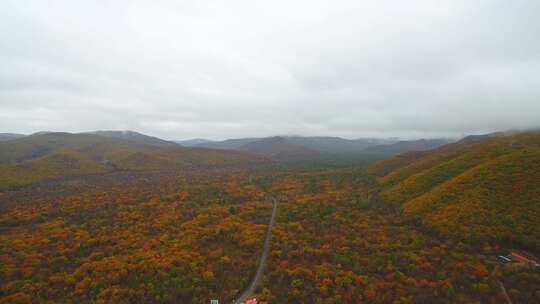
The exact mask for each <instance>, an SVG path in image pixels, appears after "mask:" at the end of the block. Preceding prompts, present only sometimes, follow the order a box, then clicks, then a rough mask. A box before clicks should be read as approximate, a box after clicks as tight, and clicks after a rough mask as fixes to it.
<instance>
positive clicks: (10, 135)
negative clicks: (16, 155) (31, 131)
mask: <svg viewBox="0 0 540 304" xmlns="http://www.w3.org/2000/svg"><path fill="white" fill-rule="evenodd" d="M25 136H26V135H24V134H15V133H0V141H6V140H12V139H17V138H21V137H25Z"/></svg>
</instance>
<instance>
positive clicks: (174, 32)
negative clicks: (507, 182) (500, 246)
mask: <svg viewBox="0 0 540 304" xmlns="http://www.w3.org/2000/svg"><path fill="white" fill-rule="evenodd" d="M538 126H540V1H538V0H529V1H523V0H512V1H508V0H501V1H483V0H474V1H471V0H463V1H462V0H448V1H443V0H437V1H433V0H424V1H410V0H409V1H402V0H395V1H381V0H374V1H360V0H351V1H337V0H329V1H318V0H305V1H304V0H302V1H294V0H285V1H281V0H272V1H268V0H266V1H257V0H245V1H243V0H242V1H236V0H223V1H214V0H198V1H195V0H191V1H155V0H153V1H150V0H148V1H135V0H129V1H128V0H125V1H124V0H115V1H97V0H96V1H86V0H79V1H76V0H66V1H55V0H35V1H24V0H13V1H11V0H2V1H1V2H0V132H20V133H32V132H36V131H40V130H49V131H70V132H77V131H89V130H97V129H130V130H136V131H139V132H143V133H147V134H151V135H155V136H160V137H163V138H167V139H187V138H193V137H203V138H212V139H221V138H233V137H243V136H268V135H276V134H301V135H336V136H343V137H347V138H357V137H365V136H384V137H390V136H400V137H405V138H407V137H409V138H411V137H424V136H425V137H434V136H460V135H462V134H470V133H482V132H488V131H493V130H505V129H513V128H530V127H538Z"/></svg>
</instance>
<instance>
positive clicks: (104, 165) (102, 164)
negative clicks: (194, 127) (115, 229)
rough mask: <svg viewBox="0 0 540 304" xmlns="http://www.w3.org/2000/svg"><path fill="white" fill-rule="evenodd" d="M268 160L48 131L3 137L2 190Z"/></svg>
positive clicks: (0, 149) (0, 151) (0, 160)
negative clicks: (70, 179)
mask: <svg viewBox="0 0 540 304" xmlns="http://www.w3.org/2000/svg"><path fill="white" fill-rule="evenodd" d="M261 161H265V159H263V158H262V157H258V156H254V155H249V154H247V153H242V152H238V151H222V150H221V151H218V150H211V149H202V148H184V147H180V146H178V145H174V144H167V145H155V144H143V143H138V142H134V141H132V140H126V139H121V138H114V137H110V136H101V135H96V134H71V133H46V134H37V135H31V136H26V137H23V138H20V139H13V140H9V141H4V142H0V189H2V188H8V187H11V186H19V185H25V184H31V183H34V182H38V181H42V180H46V179H50V178H61V177H68V176H80V175H87V174H101V173H107V172H111V171H147V170H170V169H179V168H186V167H200V166H206V167H211V166H224V165H234V166H242V165H246V164H253V163H256V162H261Z"/></svg>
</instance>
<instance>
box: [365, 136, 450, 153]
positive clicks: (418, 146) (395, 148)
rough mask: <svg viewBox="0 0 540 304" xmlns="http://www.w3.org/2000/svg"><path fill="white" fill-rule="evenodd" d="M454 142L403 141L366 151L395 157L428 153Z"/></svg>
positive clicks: (369, 148)
mask: <svg viewBox="0 0 540 304" xmlns="http://www.w3.org/2000/svg"><path fill="white" fill-rule="evenodd" d="M452 142H454V140H451V139H419V140H403V141H399V142H397V143H391V144H384V145H377V146H372V147H367V148H366V149H364V151H365V152H370V153H380V154H389V155H394V154H399V153H403V152H409V151H428V150H432V149H435V148H438V147H440V146H443V145H446V144H449V143H452Z"/></svg>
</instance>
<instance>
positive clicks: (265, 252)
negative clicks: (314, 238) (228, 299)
mask: <svg viewBox="0 0 540 304" xmlns="http://www.w3.org/2000/svg"><path fill="white" fill-rule="evenodd" d="M278 204H279V201H278V200H277V199H276V198H275V197H273V196H272V205H273V207H272V215H271V216H270V222H269V223H268V227H266V235H265V236H264V245H263V252H262V255H261V259H260V260H259V266H257V272H256V273H255V276H253V279H252V280H251V282H250V283H249V286H248V288H246V290H244V291H243V292H242V293H241V294H240V296H239V297H238V299H237V300H236V301H234V303H242V302H245V301H246V300H248V299H249V297H251V295H252V294H253V292H254V291H255V288H256V287H257V284H259V281H260V280H261V278H262V275H263V273H264V268H265V266H266V259H267V258H268V251H270V238H271V236H272V226H273V225H274V222H275V221H276V214H277V207H278Z"/></svg>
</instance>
